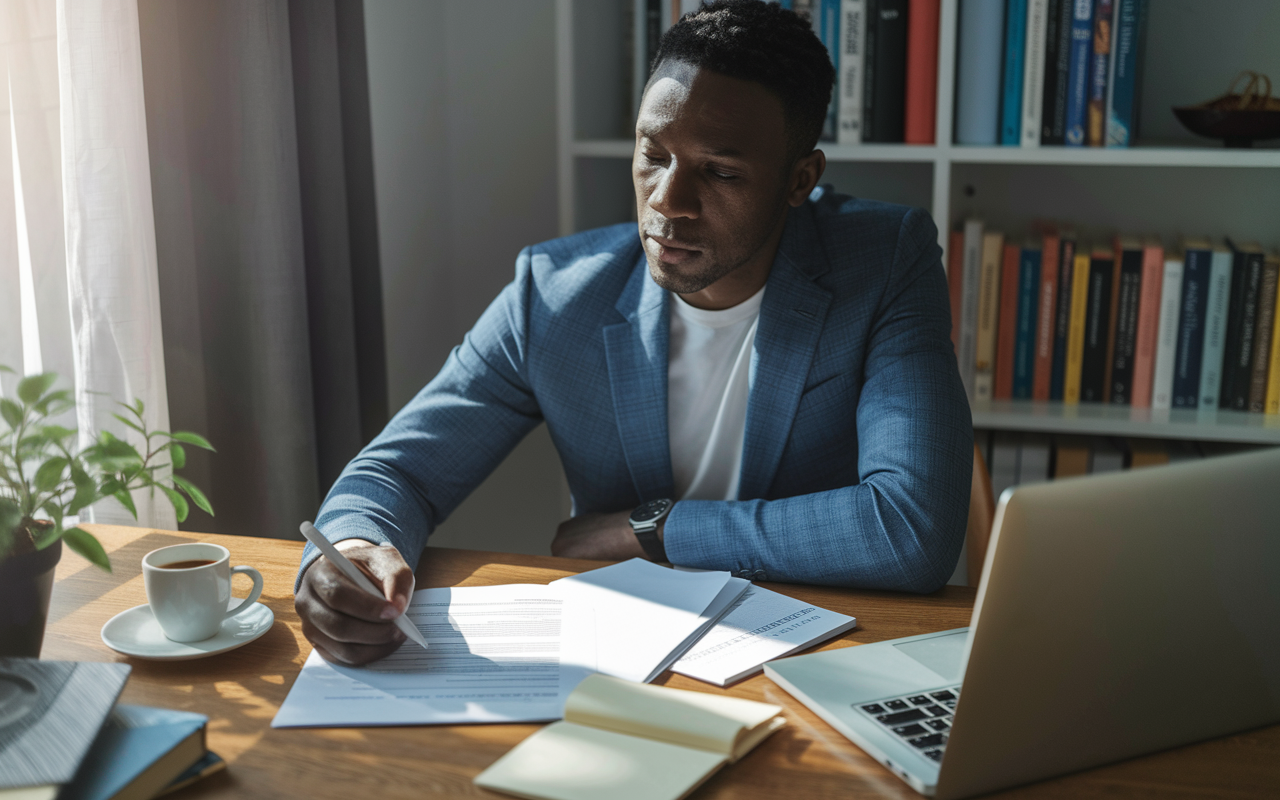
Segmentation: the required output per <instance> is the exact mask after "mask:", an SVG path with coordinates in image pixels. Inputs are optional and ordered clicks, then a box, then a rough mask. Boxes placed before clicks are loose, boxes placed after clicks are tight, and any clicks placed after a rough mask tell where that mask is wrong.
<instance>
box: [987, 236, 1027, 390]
mask: <svg viewBox="0 0 1280 800" xmlns="http://www.w3.org/2000/svg"><path fill="white" fill-rule="evenodd" d="M1021 253H1022V251H1021V249H1020V248H1019V247H1018V246H1017V245H1016V244H1006V245H1005V246H1004V257H1003V259H1002V260H1001V263H1000V323H999V325H998V326H997V330H996V377H995V390H994V391H993V392H992V397H994V398H995V399H996V400H1009V399H1011V398H1012V397H1013V382H1014V374H1015V368H1014V350H1015V347H1016V342H1017V338H1018V279H1019V278H1018V276H1019V270H1018V260H1019V256H1020V255H1021Z"/></svg>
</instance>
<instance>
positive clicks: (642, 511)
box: [631, 500, 672, 522]
mask: <svg viewBox="0 0 1280 800" xmlns="http://www.w3.org/2000/svg"><path fill="white" fill-rule="evenodd" d="M671 505H672V503H671V501H670V500H650V501H649V502H647V503H644V504H643V505H640V506H638V507H637V508H636V510H635V511H632V512H631V519H632V521H634V522H648V521H649V520H653V519H657V518H658V517H660V516H662V514H663V512H665V511H666V510H667V509H668V508H670V507H671Z"/></svg>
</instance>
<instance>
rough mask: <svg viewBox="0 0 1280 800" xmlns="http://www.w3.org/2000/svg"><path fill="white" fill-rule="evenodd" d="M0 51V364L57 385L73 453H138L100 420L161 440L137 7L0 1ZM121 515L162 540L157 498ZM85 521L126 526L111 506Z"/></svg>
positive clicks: (166, 520) (143, 498)
mask: <svg viewBox="0 0 1280 800" xmlns="http://www.w3.org/2000/svg"><path fill="white" fill-rule="evenodd" d="M0 47H2V48H3V60H2V61H0V69H2V70H3V74H2V75H0V77H2V79H3V80H2V86H0V89H3V92H2V93H3V96H4V97H3V101H0V102H3V108H4V111H5V112H6V118H5V119H4V120H3V123H4V124H3V128H4V130H3V133H0V146H2V152H0V363H4V364H8V365H10V366H12V367H14V368H15V369H18V370H19V371H20V372H22V373H25V374H34V373H38V372H42V371H49V370H53V371H56V372H58V373H59V374H60V375H61V376H63V379H64V380H66V379H70V380H71V381H72V382H73V383H74V386H75V393H76V416H77V423H78V426H79V429H80V437H81V441H82V443H83V442H87V441H90V440H92V439H94V438H96V437H97V435H98V433H99V432H100V431H103V430H110V431H111V432H112V433H114V434H116V435H117V436H120V437H121V438H128V439H129V440H130V441H132V442H133V443H134V444H135V446H138V447H141V446H142V444H143V443H142V442H141V441H140V437H138V436H136V434H133V433H132V432H131V431H129V430H128V429H126V428H124V426H122V425H120V424H119V423H117V422H116V421H115V420H114V419H113V417H112V414H113V413H114V412H115V411H116V410H117V406H116V403H117V401H119V400H128V401H131V400H133V399H134V398H140V399H142V400H143V402H144V403H145V404H146V419H147V423H148V425H149V426H150V427H152V428H153V429H166V430H167V429H168V427H169V410H168V401H167V397H166V393H165V372H164V349H163V342H162V340H161V327H160V302H159V290H158V280H157V273H156V245H155V228H154V217H153V213H152V203H151V182H150V164H149V160H148V154H147V135H146V123H145V117H144V103H143V91H142V64H141V54H140V47H139V35H138V10H137V2H136V0H3V2H0ZM9 187H12V189H11V190H10V189H9ZM7 388H9V389H10V390H11V389H12V386H11V384H10V385H9V386H8V387H7ZM134 501H135V504H136V505H137V508H138V521H137V524H141V525H145V526H151V527H161V528H174V527H176V520H175V518H174V514H173V509H172V507H170V506H169V504H168V503H167V501H165V500H164V498H162V497H161V498H154V497H152V496H150V495H149V494H144V493H135V498H134ZM91 516H92V518H93V521H96V522H113V523H123V524H130V523H133V519H132V517H131V516H130V515H129V514H128V512H126V511H124V509H123V508H120V507H119V505H118V504H116V503H115V502H114V501H111V502H110V503H102V504H99V505H98V506H97V507H95V508H94V509H93V511H92V514H91Z"/></svg>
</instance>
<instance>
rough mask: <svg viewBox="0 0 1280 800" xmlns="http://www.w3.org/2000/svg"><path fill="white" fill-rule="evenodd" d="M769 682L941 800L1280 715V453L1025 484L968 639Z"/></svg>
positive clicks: (856, 658) (895, 643) (854, 655)
mask: <svg viewBox="0 0 1280 800" xmlns="http://www.w3.org/2000/svg"><path fill="white" fill-rule="evenodd" d="M765 674H766V675H768V676H769V678H771V679H772V680H773V681H774V682H775V683H777V684H778V685H779V686H781V687H782V688H783V689H785V690H786V691H787V692H789V693H790V694H792V695H793V696H795V697H796V698H797V699H798V700H800V701H801V702H803V703H804V704H805V705H806V706H808V707H809V708H810V709H811V710H812V711H813V712H814V713H816V714H817V715H818V716H820V717H822V718H823V719H824V720H826V721H827V722H828V723H830V724H831V725H832V726H833V727H835V728H836V730H838V731H840V732H841V733H842V734H844V735H845V736H847V737H849V739H851V740H853V742H854V744H856V745H858V746H859V747H861V748H862V749H863V750H865V751H867V753H868V754H870V755H871V756H872V757H874V758H875V759H876V760H877V761H879V762H880V763H881V764H883V765H885V766H886V767H888V768H889V769H890V770H892V771H893V772H894V773H895V774H896V775H898V776H899V777H901V778H902V779H903V780H905V781H906V782H907V783H908V784H910V785H911V787H912V788H913V789H915V790H916V791H918V792H920V793H921V794H926V795H931V796H936V797H939V798H960V797H969V796H971V795H975V794H981V793H983V792H989V791H993V790H996V789H1001V788H1004V787H1008V786H1014V785H1017V784H1022V783H1027V782H1030V781H1036V780H1040V779H1042V778H1048V777H1051V776H1053V775H1060V774H1062V773H1065V772H1071V771H1074V770H1079V769H1084V768H1086V767H1092V766H1095V765H1097V764H1104V763H1107V762H1112V761H1119V760H1121V759H1125V758H1129V757H1132V756H1136V755H1140V754H1142V753H1149V752H1151V751H1154V750H1161V749H1164V748H1169V747H1175V746H1177V745H1181V744H1185V743H1188V742H1194V741H1197V740H1201V739H1208V738H1212V737H1215V736H1223V735H1225V734H1229V733H1234V732H1236V731H1241V730H1245V729H1248V728H1254V727H1258V726H1261V725H1267V724H1271V723H1275V722H1280V448H1275V449H1270V450H1263V451H1256V452H1253V453H1249V454H1245V455H1236V456H1227V457H1219V458H1208V459H1203V460H1200V461H1196V462H1191V463H1183V464H1178V465H1175V466H1167V467H1155V468H1147V469H1140V470H1132V471H1129V472H1123V473H1110V474H1107V475H1101V476H1097V477H1086V478H1076V479H1071V480H1064V481H1057V482H1053V483H1044V484H1037V485H1034V486H1027V487H1022V488H1018V489H1016V490H1015V489H1010V490H1007V491H1006V492H1005V493H1004V495H1003V496H1002V497H1001V498H1000V503H999V506H998V507H997V509H996V517H995V525H994V528H993V531H992V536H991V543H990V546H989V548H988V550H987V559H986V565H985V567H984V568H983V572H982V580H981V583H980V584H979V586H978V595H977V603H976V604H975V605H974V609H973V617H972V621H971V622H970V626H969V627H968V628H961V629H958V630H954V631H943V632H941V633H936V634H928V635H925V636H911V637H907V638H904V639H894V640H890V641H885V642H877V643H875V644H870V645H863V646H860V647H849V648H844V649H841V650H834V651H829V652H824V653H814V654H812V655H805V656H797V657H795V658H787V659H782V660H780V661H775V662H773V663H771V664H766V665H765Z"/></svg>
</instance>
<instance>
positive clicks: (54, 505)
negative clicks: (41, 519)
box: [40, 500, 62, 535]
mask: <svg viewBox="0 0 1280 800" xmlns="http://www.w3.org/2000/svg"><path fill="white" fill-rule="evenodd" d="M40 508H42V509H44V512H45V513H46V514H48V515H49V517H50V518H51V519H52V520H53V529H54V530H55V531H57V532H58V535H61V534H62V504H61V503H59V502H58V501H56V500H49V501H46V502H45V504H44V505H42V506H40Z"/></svg>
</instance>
